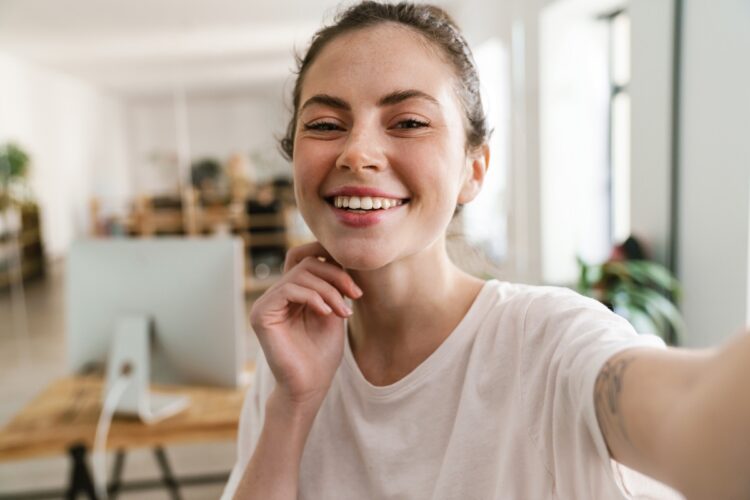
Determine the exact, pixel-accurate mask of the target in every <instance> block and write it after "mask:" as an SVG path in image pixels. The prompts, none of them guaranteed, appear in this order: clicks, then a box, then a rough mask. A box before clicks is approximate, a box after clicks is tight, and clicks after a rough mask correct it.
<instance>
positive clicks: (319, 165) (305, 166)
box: [293, 140, 336, 199]
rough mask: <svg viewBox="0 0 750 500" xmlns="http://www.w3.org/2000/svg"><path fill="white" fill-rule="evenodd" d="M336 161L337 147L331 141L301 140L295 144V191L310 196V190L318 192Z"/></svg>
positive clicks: (300, 194) (298, 195)
mask: <svg viewBox="0 0 750 500" xmlns="http://www.w3.org/2000/svg"><path fill="white" fill-rule="evenodd" d="M335 163H336V153H335V148H332V147H331V146H330V143H313V142H312V141H304V140H303V141H299V142H297V144H295V148H294V160H293V173H294V185H295V193H296V194H297V197H298V199H299V197H300V196H310V192H311V191H312V192H313V193H317V190H318V188H319V187H320V183H321V182H322V180H323V178H324V177H325V175H326V172H327V171H328V170H330V169H331V168H332V167H333V165H335Z"/></svg>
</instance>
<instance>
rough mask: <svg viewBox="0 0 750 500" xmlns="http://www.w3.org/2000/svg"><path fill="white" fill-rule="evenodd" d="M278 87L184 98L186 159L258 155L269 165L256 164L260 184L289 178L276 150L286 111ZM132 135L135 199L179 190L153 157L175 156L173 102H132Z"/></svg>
mask: <svg viewBox="0 0 750 500" xmlns="http://www.w3.org/2000/svg"><path fill="white" fill-rule="evenodd" d="M281 90H282V89H281V87H280V86H277V87H274V88H273V89H260V90H257V89H256V90H253V89H249V90H248V91H247V92H243V93H238V92H233V93H229V94H226V95H191V94H188V95H187V96H186V100H185V102H186V117H187V135H188V140H189V150H190V157H191V158H192V159H194V160H195V159H200V158H204V157H213V158H216V159H218V160H220V161H225V160H226V159H227V158H228V157H229V156H230V155H231V154H233V153H241V154H245V155H248V154H250V153H251V152H260V153H262V155H263V157H264V159H265V160H266V162H261V163H267V164H262V165H257V166H256V170H257V175H258V179H259V180H263V179H264V178H267V177H271V176H273V175H277V174H283V173H290V172H291V170H290V167H289V166H288V164H287V162H286V161H285V160H283V158H282V157H281V155H280V154H279V153H278V151H277V149H278V148H277V143H276V140H275V138H276V137H277V136H279V135H281V134H282V133H283V132H284V130H285V126H286V120H287V118H288V116H289V115H288V112H287V109H286V107H285V105H284V102H285V95H284V94H282V91H281ZM129 106H130V121H129V123H130V133H131V137H132V144H133V160H134V164H133V175H134V179H135V191H136V192H137V193H139V194H148V195H155V194H167V193H173V192H175V190H176V189H177V183H178V179H177V176H178V174H177V172H176V170H174V169H170V167H169V166H168V165H167V164H165V163H164V162H163V161H162V162H160V161H158V160H157V161H155V160H154V154H155V153H156V154H160V155H161V156H164V154H172V153H175V152H176V151H177V144H178V141H177V121H176V120H177V118H176V113H175V101H174V99H173V98H172V97H170V96H165V97H161V98H150V99H138V100H132V101H131V102H130V103H129Z"/></svg>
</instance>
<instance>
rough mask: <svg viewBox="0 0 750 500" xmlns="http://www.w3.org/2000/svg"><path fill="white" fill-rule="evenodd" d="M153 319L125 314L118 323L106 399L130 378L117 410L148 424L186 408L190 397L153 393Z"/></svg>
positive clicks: (111, 353) (116, 411) (109, 362)
mask: <svg viewBox="0 0 750 500" xmlns="http://www.w3.org/2000/svg"><path fill="white" fill-rule="evenodd" d="M150 326H151V322H150V320H149V318H148V317H147V316H126V317H123V318H120V319H119V320H118V321H117V324H116V325H115V335H114V337H113V342H112V346H111V349H110V356H109V361H108V363H107V383H106V385H105V387H104V400H106V396H107V394H108V393H109V391H110V390H111V389H112V387H113V385H114V384H115V382H116V381H117V380H118V379H119V378H120V377H122V376H126V377H129V378H130V383H129V384H128V385H127V387H126V388H125V391H124V392H123V394H122V397H121V398H120V400H119V401H118V403H117V407H116V409H115V413H116V414H118V415H125V416H131V417H133V416H135V417H138V418H140V419H141V420H142V421H144V422H145V423H147V424H151V423H154V422H158V421H159V420H162V419H165V418H167V417H171V416H172V415H174V414H176V413H179V412H181V411H182V410H184V409H185V408H187V406H188V404H189V402H190V398H188V397H187V396H172V395H165V394H153V393H151V391H150V390H149V384H150V382H151V364H150V363H151V328H150Z"/></svg>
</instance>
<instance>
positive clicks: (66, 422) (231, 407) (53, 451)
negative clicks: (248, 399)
mask: <svg viewBox="0 0 750 500" xmlns="http://www.w3.org/2000/svg"><path fill="white" fill-rule="evenodd" d="M102 388H103V380H102V378H101V377H97V376H70V377H66V378H63V379H60V380H57V381H55V382H53V383H52V384H51V385H50V386H49V387H48V388H47V389H45V390H44V391H43V392H42V393H41V394H40V395H39V396H37V397H36V398H35V399H34V400H33V401H32V402H31V403H29V404H28V405H27V406H26V407H25V408H23V409H22V410H21V411H20V412H19V413H18V414H17V415H16V416H15V417H14V418H13V419H12V420H11V421H10V422H9V423H8V424H7V425H6V426H5V427H3V428H2V429H0V462H2V461H8V460H17V459H24V458H33V457H42V456H48V455H58V454H64V453H68V454H70V455H71V459H72V460H73V471H72V474H71V484H70V485H69V488H68V496H69V498H74V496H70V495H71V494H75V493H76V490H77V489H80V488H81V485H80V484H78V485H76V484H73V483H75V482H76V480H77V479H76V477H75V475H76V474H79V475H80V474H83V475H84V476H85V475H88V476H89V478H90V477H91V475H90V474H88V465H87V464H86V461H85V452H86V450H90V449H91V448H92V447H93V443H94V436H95V433H96V424H97V419H98V418H99V413H100V411H101V405H102ZM152 390H153V391H154V392H168V393H170V394H184V395H187V396H190V398H191V404H190V406H189V407H188V409H187V410H185V411H183V412H181V413H179V414H177V415H174V416H173V417H170V418H168V419H165V420H162V421H161V422H158V423H156V424H152V425H146V424H144V423H142V422H140V421H138V420H134V419H122V418H115V419H114V420H113V422H112V425H111V427H110V430H109V434H108V437H107V448H108V449H115V450H118V451H119V453H118V459H117V460H116V462H120V461H121V460H123V459H124V452H123V450H128V449H131V448H139V447H151V448H154V449H155V451H156V453H157V460H159V463H160V465H162V473H163V481H162V482H163V483H165V484H167V485H168V486H170V484H171V486H172V487H173V491H176V486H177V484H178V483H180V482H183V483H185V484H188V483H190V482H191V481H179V480H176V479H175V478H174V477H166V476H171V471H170V470H169V466H168V464H166V462H165V463H164V464H162V460H166V456H165V455H164V454H163V450H162V447H163V446H166V445H169V444H177V443H196V442H205V441H225V440H236V438H237V428H238V424H239V418H240V412H241V410H242V402H243V400H244V397H245V392H246V391H247V387H245V388H240V389H221V388H213V387H175V388H166V387H159V386H154V387H152ZM160 454H161V455H160ZM121 466H122V464H120V469H121ZM81 467H84V468H85V470H81ZM117 469H118V466H117V463H116V464H115V471H116V472H117V473H118V475H119V472H121V470H120V471H118V470H117ZM225 476H226V475H222V477H224V478H225ZM78 479H81V478H80V477H79V478H78ZM83 480H84V482H85V480H86V478H85V477H83ZM115 480H116V481H115V483H116V484H115V490H117V489H129V488H125V487H124V486H123V485H120V484H119V477H116V478H115ZM152 483H153V482H152ZM172 483H174V484H172ZM110 486H112V485H110ZM145 487H154V485H153V484H151V486H145ZM83 488H84V489H85V490H88V488H86V487H85V485H84V486H83ZM134 489H141V488H134ZM49 494H50V495H52V496H54V494H53V493H51V492H50V493H49ZM173 496H174V494H173ZM27 497H28V498H44V496H43V495H42V496H40V494H38V493H37V494H27ZM56 497H57V498H60V493H59V492H57V496H56ZM17 498H20V496H17Z"/></svg>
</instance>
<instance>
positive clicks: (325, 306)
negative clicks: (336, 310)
mask: <svg viewBox="0 0 750 500" xmlns="http://www.w3.org/2000/svg"><path fill="white" fill-rule="evenodd" d="M323 310H324V311H325V312H326V314H331V313H332V312H333V309H331V307H330V306H329V305H328V304H324V305H323Z"/></svg>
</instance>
